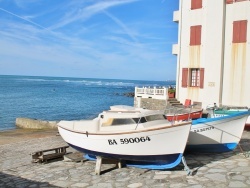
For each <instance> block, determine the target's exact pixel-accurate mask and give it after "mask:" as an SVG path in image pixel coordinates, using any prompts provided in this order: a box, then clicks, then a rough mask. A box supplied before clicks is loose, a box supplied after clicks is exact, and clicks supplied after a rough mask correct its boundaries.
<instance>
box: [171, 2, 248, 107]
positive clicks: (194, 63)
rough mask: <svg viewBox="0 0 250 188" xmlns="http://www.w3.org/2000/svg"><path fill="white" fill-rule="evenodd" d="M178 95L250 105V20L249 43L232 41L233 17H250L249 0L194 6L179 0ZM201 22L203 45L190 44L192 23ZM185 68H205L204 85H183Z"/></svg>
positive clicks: (228, 103) (205, 100)
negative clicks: (195, 7) (196, 86)
mask: <svg viewBox="0 0 250 188" xmlns="http://www.w3.org/2000/svg"><path fill="white" fill-rule="evenodd" d="M179 2H180V3H179V4H180V7H179V13H178V15H179V20H178V22H179V31H178V33H179V36H178V50H176V51H178V54H177V74H176V77H177V78H176V80H177V83H176V84H177V86H176V89H177V91H176V98H177V99H178V100H180V101H185V99H191V100H192V101H198V102H202V107H203V108H205V107H206V106H207V105H208V104H213V103H217V104H218V105H234V106H235V105H241V106H248V107H250V98H249V96H250V87H249V84H248V81H249V80H250V22H249V21H248V28H247V41H248V42H247V43H242V44H232V35H233V33H232V32H233V21H236V20H250V1H242V2H237V3H233V4H225V0H203V6H202V8H201V9H196V10H191V0H180V1H179ZM193 25H202V31H201V45H199V46H190V26H193ZM182 68H204V69H205V74H204V88H203V89H201V88H195V87H187V88H182V87H181V83H182Z"/></svg>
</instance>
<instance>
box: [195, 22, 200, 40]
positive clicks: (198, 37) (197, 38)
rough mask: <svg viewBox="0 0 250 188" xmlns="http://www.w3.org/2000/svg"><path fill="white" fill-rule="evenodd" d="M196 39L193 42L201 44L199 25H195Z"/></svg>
mask: <svg viewBox="0 0 250 188" xmlns="http://www.w3.org/2000/svg"><path fill="white" fill-rule="evenodd" d="M195 34H196V37H195V38H196V39H195V43H196V45H201V25H197V26H196V32H195Z"/></svg>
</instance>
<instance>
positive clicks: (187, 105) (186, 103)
mask: <svg viewBox="0 0 250 188" xmlns="http://www.w3.org/2000/svg"><path fill="white" fill-rule="evenodd" d="M190 105H191V100H190V99H186V100H185V104H184V106H185V107H189V106H190Z"/></svg>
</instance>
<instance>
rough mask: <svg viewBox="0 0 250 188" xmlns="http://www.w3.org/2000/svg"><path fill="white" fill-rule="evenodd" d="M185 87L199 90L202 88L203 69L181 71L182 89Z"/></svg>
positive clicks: (184, 69)
mask: <svg viewBox="0 0 250 188" xmlns="http://www.w3.org/2000/svg"><path fill="white" fill-rule="evenodd" d="M189 75H190V77H189ZM189 78H190V79H189ZM187 86H190V87H199V88H203V87H204V68H190V69H188V68H183V69H182V87H187Z"/></svg>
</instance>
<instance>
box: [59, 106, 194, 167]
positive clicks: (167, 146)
mask: <svg viewBox="0 0 250 188" xmlns="http://www.w3.org/2000/svg"><path fill="white" fill-rule="evenodd" d="M114 109H115V110H114ZM119 109H120V110H119ZM126 109H127V110H126ZM131 120H133V121H135V122H134V123H132V122H131ZM190 128H191V122H179V123H177V124H172V123H171V122H169V121H166V120H165V119H164V114H163V113H160V111H152V110H145V109H139V108H125V107H123V108H113V110H110V111H105V112H103V113H101V114H100V115H99V116H98V118H96V119H94V120H84V121H60V122H59V123H58V130H59V133H60V135H61V136H62V138H63V139H64V140H65V141H66V142H67V143H68V144H69V145H70V146H72V147H73V148H75V149H76V150H79V151H81V152H83V153H85V154H88V155H94V156H102V157H107V158H114V159H119V160H128V161H140V162H146V163H148V164H149V163H152V164H159V165H164V168H165V169H167V168H173V167H175V166H177V165H178V164H179V163H180V162H181V157H182V155H183V152H184V150H185V147H186V143H187V139H188V135H189V132H190ZM161 167H163V166H161ZM156 168H157V167H156Z"/></svg>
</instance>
